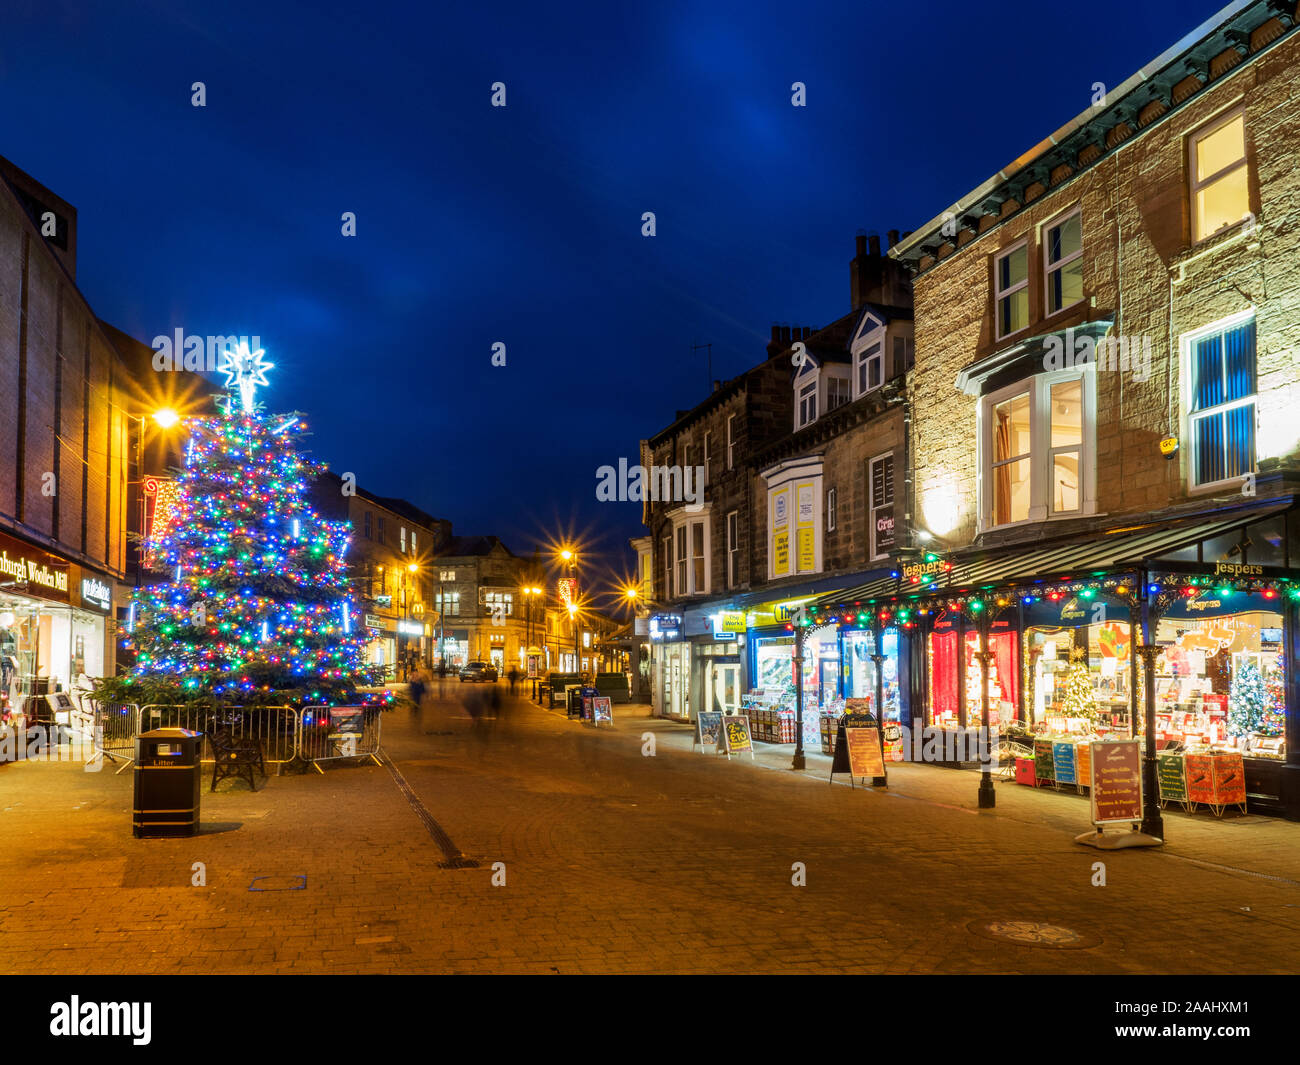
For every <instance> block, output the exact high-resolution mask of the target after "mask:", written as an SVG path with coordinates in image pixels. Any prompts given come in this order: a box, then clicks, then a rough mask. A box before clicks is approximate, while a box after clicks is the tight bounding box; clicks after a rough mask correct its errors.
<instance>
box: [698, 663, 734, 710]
mask: <svg viewBox="0 0 1300 1065" xmlns="http://www.w3.org/2000/svg"><path fill="white" fill-rule="evenodd" d="M708 672H709V676H708V680H707V682H706V690H707V691H708V693H709V707H708V708H709V710H711V711H713V712H714V713H722V714H735V713H738V712H739V711H740V664H739V663H738V662H736V663H731V662H710V663H709V670H708Z"/></svg>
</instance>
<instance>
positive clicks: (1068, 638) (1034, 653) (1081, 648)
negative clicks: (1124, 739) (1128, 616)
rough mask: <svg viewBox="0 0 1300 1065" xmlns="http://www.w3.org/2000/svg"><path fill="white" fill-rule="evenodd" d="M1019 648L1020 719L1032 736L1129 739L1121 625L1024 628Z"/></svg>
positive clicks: (1125, 630) (1125, 640)
mask: <svg viewBox="0 0 1300 1065" xmlns="http://www.w3.org/2000/svg"><path fill="white" fill-rule="evenodd" d="M1023 646H1024V656H1025V674H1026V679H1027V688H1026V699H1025V713H1026V716H1027V718H1028V722H1027V723H1028V724H1029V726H1030V727H1031V729H1033V731H1035V732H1039V733H1049V734H1052V735H1060V736H1079V735H1091V734H1097V735H1106V734H1108V733H1121V734H1123V735H1128V734H1129V704H1130V684H1129V677H1130V671H1131V668H1132V667H1131V661H1130V655H1131V653H1132V648H1131V645H1130V639H1129V626H1128V624H1127V623H1125V622H1119V621H1116V622H1106V623H1101V624H1096V625H1082V626H1078V627H1062V626H1044V625H1035V626H1030V627H1029V628H1027V629H1026V630H1025V635H1024V641H1023Z"/></svg>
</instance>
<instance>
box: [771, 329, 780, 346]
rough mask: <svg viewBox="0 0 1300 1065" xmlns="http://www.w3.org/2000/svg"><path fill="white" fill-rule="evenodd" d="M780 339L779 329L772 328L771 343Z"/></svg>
mask: <svg viewBox="0 0 1300 1065" xmlns="http://www.w3.org/2000/svg"><path fill="white" fill-rule="evenodd" d="M780 339H781V327H780V326H779V325H774V326H772V342H773V343H775V342H776V341H778V340H780Z"/></svg>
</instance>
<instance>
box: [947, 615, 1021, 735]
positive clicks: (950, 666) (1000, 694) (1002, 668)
mask: <svg viewBox="0 0 1300 1065" xmlns="http://www.w3.org/2000/svg"><path fill="white" fill-rule="evenodd" d="M1000 624H1001V625H1004V626H1006V625H1007V624H1008V623H1007V622H1001V623H1000ZM927 644H928V646H927V649H926V653H927V655H928V658H929V677H930V701H929V705H930V722H929V723H930V724H931V725H933V726H935V727H937V728H949V729H955V728H958V727H959V725H960V709H959V701H958V689H957V686H958V684H959V683H960V684H962V685H964V686H965V699H966V725H967V727H969V728H978V727H980V726H981V725H983V723H984V722H983V720H982V717H981V709H980V706H981V703H980V673H981V671H980V663H979V659H978V658H977V657H976V653H977V652H978V651H979V649H980V638H979V634H978V633H977V632H975V631H968V632H967V633H966V634H965V642H964V654H962V655H961V656H960V659H959V656H958V641H957V629H956V624H955V620H954V619H950V618H942V619H940V621H939V622H938V623H937V624H936V626H935V631H934V632H933V633H931V635H930V639H929V640H928V641H927ZM988 648H989V650H990V651H991V652H992V653H993V658H992V659H990V661H989V698H988V705H989V719H990V720H989V724H990V726H993V727H998V726H1005V725H1006V724H1007V723H1009V722H1010V721H1012V720H1014V718H1015V712H1016V702H1017V699H1018V696H1019V687H1018V686H1019V682H1020V681H1019V668H1018V665H1017V659H1016V637H1015V633H1013V632H1011V631H1009V630H1007V631H994V632H990V633H989V637H988Z"/></svg>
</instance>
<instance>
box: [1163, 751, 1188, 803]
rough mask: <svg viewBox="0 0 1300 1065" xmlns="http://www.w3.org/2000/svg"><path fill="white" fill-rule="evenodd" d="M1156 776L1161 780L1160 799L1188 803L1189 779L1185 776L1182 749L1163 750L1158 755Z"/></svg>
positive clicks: (1164, 801)
mask: <svg viewBox="0 0 1300 1065" xmlns="http://www.w3.org/2000/svg"><path fill="white" fill-rule="evenodd" d="M1156 778H1157V779H1158V780H1159V782H1160V801H1161V802H1162V803H1166V802H1176V803H1181V804H1182V805H1184V806H1186V805H1187V779H1186V777H1184V776H1183V755H1182V752H1181V751H1162V752H1160V753H1158V754H1157V755H1156Z"/></svg>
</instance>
